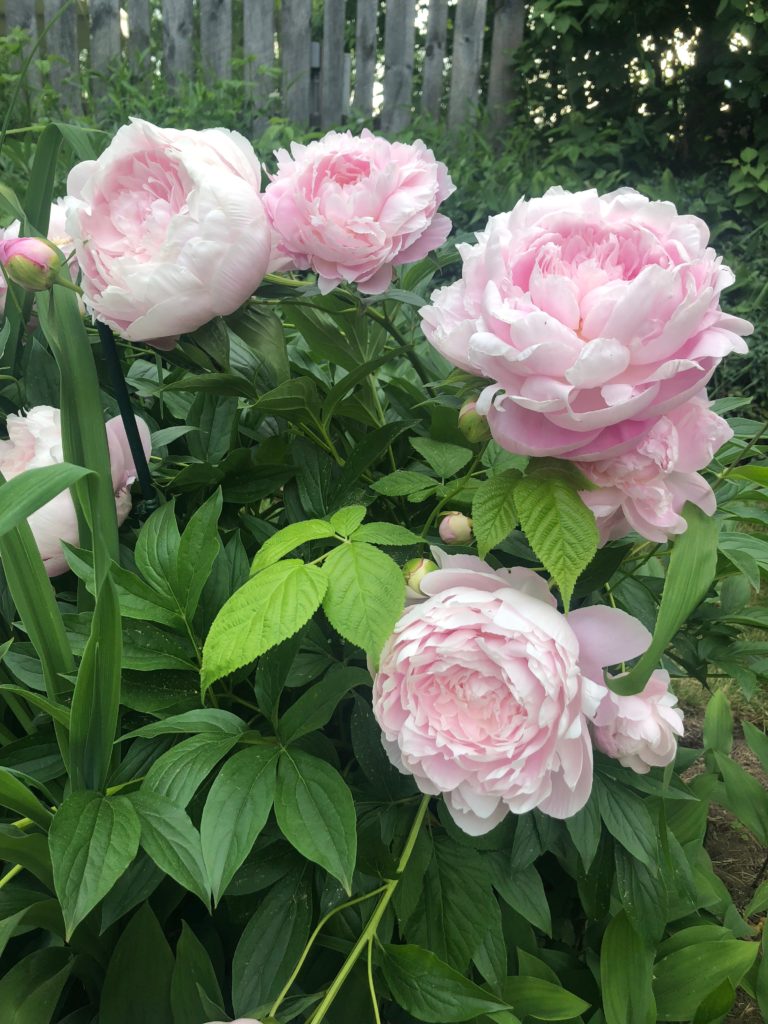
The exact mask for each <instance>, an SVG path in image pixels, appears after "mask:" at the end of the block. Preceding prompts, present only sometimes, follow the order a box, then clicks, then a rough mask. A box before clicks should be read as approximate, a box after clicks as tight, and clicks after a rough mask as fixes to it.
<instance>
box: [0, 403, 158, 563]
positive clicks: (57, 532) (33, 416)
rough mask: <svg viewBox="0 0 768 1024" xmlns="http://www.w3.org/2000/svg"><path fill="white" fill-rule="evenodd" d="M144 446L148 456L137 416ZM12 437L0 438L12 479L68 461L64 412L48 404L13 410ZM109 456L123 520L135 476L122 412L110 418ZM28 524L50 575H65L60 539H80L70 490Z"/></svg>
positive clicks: (2, 460) (1, 456) (1, 463)
mask: <svg viewBox="0 0 768 1024" xmlns="http://www.w3.org/2000/svg"><path fill="white" fill-rule="evenodd" d="M136 422H137V424H138V428H139V434H140V435H141V439H142V443H143V445H144V450H145V452H146V453H147V455H149V452H150V440H149V428H148V427H147V425H146V423H145V422H144V421H143V420H142V419H138V418H137V420H136ZM6 426H7V429H8V440H7V441H0V473H2V474H3V476H4V477H5V478H6V480H11V479H13V477H15V476H18V475H19V474H20V473H23V472H24V470H25V469H36V468H38V467H39V466H53V465H54V464H55V463H57V462H63V461H64V453H63V451H62V445H61V413H60V412H59V410H58V409H52V408H51V407H50V406H48V405H37V406H35V407H34V408H33V409H30V410H29V412H28V413H27V414H26V415H14V414H13V413H12V414H11V415H10V416H9V417H8V419H7V421H6ZM106 430H107V442H108V444H109V457H110V462H111V464H112V486H113V487H114V491H115V506H116V510H117V521H118V523H122V522H123V520H124V519H125V517H126V516H127V515H128V513H129V512H130V510H131V492H130V489H129V488H130V486H131V484H132V483H133V481H134V480H135V479H136V467H135V466H134V463H133V457H132V455H131V450H130V447H129V446H128V438H127V437H126V435H125V428H124V427H123V421H122V420H121V419H120V418H119V417H115V418H114V419H111V420H108V421H107V423H106ZM28 522H29V525H30V527H31V529H32V533H33V535H34V538H35V542H36V543H37V546H38V549H39V550H40V556H41V558H42V559H43V563H44V565H45V570H46V572H47V573H48V575H49V576H60V575H61V573H63V572H66V571H67V569H68V566H67V562H66V559H65V558H64V552H63V550H62V547H61V541H62V540H63V541H66V542H67V543H68V544H75V545H76V544H77V543H78V529H77V516H76V514H75V506H74V503H73V501H72V497H71V495H70V493H69V491H62V492H61V494H57V495H56V497H55V498H53V500H52V501H49V502H48V504H47V505H43V507H42V508H39V509H37V511H36V512H33V513H32V515H31V516H30V517H29V520H28Z"/></svg>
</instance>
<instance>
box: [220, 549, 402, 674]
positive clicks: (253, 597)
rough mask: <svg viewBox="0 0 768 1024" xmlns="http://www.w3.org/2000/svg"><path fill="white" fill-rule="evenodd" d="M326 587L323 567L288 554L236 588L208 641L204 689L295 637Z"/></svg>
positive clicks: (321, 597)
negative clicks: (283, 559)
mask: <svg viewBox="0 0 768 1024" xmlns="http://www.w3.org/2000/svg"><path fill="white" fill-rule="evenodd" d="M383 557H386V556H383ZM393 564H394V563H393ZM327 586H328V580H327V575H326V574H325V573H324V572H323V570H322V569H319V568H318V567H317V566H314V565H304V563H303V562H300V561H299V560H298V559H289V560H287V561H284V562H279V563H278V564H276V565H271V566H270V567H269V568H268V569H264V571H263V572H260V573H259V574H258V576H255V577H253V578H252V579H250V580H249V581H248V582H247V583H246V584H245V585H244V586H242V587H241V588H240V589H239V590H238V591H236V592H235V593H234V594H233V595H232V597H230V599H229V600H228V601H227V603H226V604H225V605H224V606H223V608H222V609H221V610H220V611H219V614H218V615H217V616H216V618H215V619H214V621H213V625H212V626H211V629H210V631H209V633H208V636H207V638H206V641H205V647H204V649H203V667H202V681H201V686H202V691H203V693H205V691H206V690H207V689H208V687H209V686H210V685H211V683H214V682H215V681H216V680H217V679H221V677H222V676H225V675H228V674H229V673H230V672H234V671H235V670H236V669H238V668H242V667H243V666H244V665H248V664H250V663H251V662H252V661H255V660H256V658H258V657H259V655H261V654H264V653H265V651H268V650H269V649H270V647H276V646H277V644H279V643H282V641H283V640H287V639H288V637H290V636H293V634H294V633H296V632H297V631H298V630H299V629H301V627H302V626H303V625H304V623H305V622H307V621H308V620H309V619H310V618H311V617H312V615H313V614H314V612H315V611H316V609H317V608H318V607H319V605H320V602H321V601H322V599H323V595H324V594H325V591H326V587H327Z"/></svg>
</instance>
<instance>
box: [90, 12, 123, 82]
mask: <svg viewBox="0 0 768 1024" xmlns="http://www.w3.org/2000/svg"><path fill="white" fill-rule="evenodd" d="M88 17H89V21H90V39H91V49H90V55H91V61H90V63H91V71H92V72H93V74H92V75H91V78H90V88H91V92H92V93H93V96H94V97H95V98H96V99H97V100H99V99H101V98H102V97H103V96H104V95H105V94H106V93H107V91H108V89H109V82H108V76H109V69H110V66H111V65H112V63H113V61H115V60H117V59H119V57H120V42H121V41H120V0H89V3H88Z"/></svg>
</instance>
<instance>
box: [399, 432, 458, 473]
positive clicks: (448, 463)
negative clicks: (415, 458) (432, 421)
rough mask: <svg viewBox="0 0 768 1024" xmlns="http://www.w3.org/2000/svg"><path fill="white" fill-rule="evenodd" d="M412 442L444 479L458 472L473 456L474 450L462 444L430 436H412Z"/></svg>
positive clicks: (431, 467)
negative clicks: (433, 438) (463, 446)
mask: <svg viewBox="0 0 768 1024" xmlns="http://www.w3.org/2000/svg"><path fill="white" fill-rule="evenodd" d="M411 444H412V446H413V447H414V448H415V449H416V451H417V452H418V453H419V455H421V457H422V458H423V459H424V460H425V462H427V464H428V465H429V467H430V469H432V470H434V472H435V473H436V474H437V476H439V477H441V478H442V479H443V480H445V479H446V478H447V477H450V476H454V475H455V474H456V473H458V472H459V470H460V469H462V468H463V467H464V466H466V464H467V463H468V462H469V460H470V459H471V458H472V452H471V451H469V450H468V449H466V448H462V447H461V446H460V445H457V444H448V443H447V442H446V441H433V440H432V439H431V438H429V437H412V438H411Z"/></svg>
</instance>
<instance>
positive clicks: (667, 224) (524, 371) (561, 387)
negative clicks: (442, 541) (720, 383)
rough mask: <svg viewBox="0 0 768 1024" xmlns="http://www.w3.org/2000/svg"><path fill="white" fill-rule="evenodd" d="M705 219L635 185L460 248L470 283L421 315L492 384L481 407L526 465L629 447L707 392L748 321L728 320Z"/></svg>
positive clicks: (527, 205)
mask: <svg viewBox="0 0 768 1024" xmlns="http://www.w3.org/2000/svg"><path fill="white" fill-rule="evenodd" d="M708 238H709V232H708V229H707V226H706V225H705V224H704V222H703V221H701V220H699V219H698V218H697V217H690V216H679V215H678V213H677V211H676V210H675V207H674V206H673V204H672V203H667V202H650V201H649V200H648V199H646V197H645V196H642V195H640V193H639V192H635V191H634V189H619V190H618V191H617V192H612V193H611V194H609V195H605V196H599V195H598V194H597V192H596V191H595V190H594V189H591V190H588V191H585V192H577V193H571V192H565V191H564V190H563V189H561V188H551V189H550V190H549V191H548V192H547V193H546V194H545V195H544V196H542V197H541V198H540V199H531V200H521V201H520V202H519V203H518V204H517V205H516V206H515V208H514V210H512V212H511V213H502V214H499V215H498V216H495V217H491V219H490V220H489V221H488V224H487V226H486V229H485V231H482V232H480V233H479V234H478V235H477V244H476V245H460V246H459V247H458V248H459V251H460V252H461V256H462V259H463V269H462V277H461V280H460V281H457V282H456V283H455V284H452V285H449V286H448V287H447V288H442V289H440V290H438V291H436V292H435V293H434V295H433V296H432V304H431V305H429V306H425V307H424V308H423V309H422V310H421V316H422V319H423V323H424V332H425V334H426V336H427V338H428V339H429V341H430V342H431V343H432V344H433V345H434V347H435V348H436V349H437V350H438V351H439V352H441V353H442V354H443V355H444V356H445V358H446V359H448V360H449V362H451V363H453V364H454V365H455V366H458V367H460V368H461V369H463V370H466V371H467V372H469V373H474V374H477V375H479V376H481V377H487V378H490V379H491V380H492V381H494V382H495V383H494V384H493V385H492V386H491V387H489V388H487V389H486V390H485V391H484V392H483V394H482V395H481V400H480V401H479V402H478V411H480V412H487V415H488V422H489V426H490V428H491V431H492V433H493V436H494V438H495V439H496V441H497V442H498V443H499V444H500V445H501V446H502V447H504V448H506V449H507V450H509V451H512V452H517V453H519V454H522V455H534V456H545V455H549V456H560V457H562V458H567V459H576V460H582V461H585V460H589V461H591V460H597V459H604V458H607V457H608V456H612V455H618V454H621V453H622V452H625V451H629V450H631V449H632V448H633V446H634V445H636V443H637V441H638V440H639V439H640V438H642V437H644V436H645V435H646V434H647V433H648V431H649V430H650V428H651V427H652V425H653V423H654V422H655V421H656V420H657V419H658V418H659V417H660V416H663V415H664V414H665V413H667V412H669V411H670V410H671V409H674V408H676V407H677V406H678V405H681V404H682V403H683V402H685V401H686V400H687V399H688V398H690V397H691V396H692V395H695V394H696V393H698V392H699V391H701V389H702V387H703V386H704V385H705V384H706V382H707V380H708V379H709V378H710V376H711V375H712V373H713V371H714V369H715V367H716V366H717V364H718V363H719V362H720V360H721V359H722V358H723V356H725V355H727V354H728V353H729V352H742V353H743V352H746V351H747V347H746V344H745V343H744V341H743V340H742V337H741V336H742V335H745V334H749V333H750V332H751V330H752V326H751V324H749V323H747V321H745V320H741V319H739V318H738V317H735V316H728V315H726V314H725V313H723V312H722V311H721V310H720V307H719V297H720V292H721V291H722V290H723V288H725V287H727V286H728V285H729V284H732V282H733V280H734V277H733V274H732V273H731V271H730V270H729V269H728V268H727V267H725V266H723V264H722V261H721V259H720V258H719V257H718V256H717V255H716V254H715V251H714V250H713V249H710V248H708V247H707V241H708Z"/></svg>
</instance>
